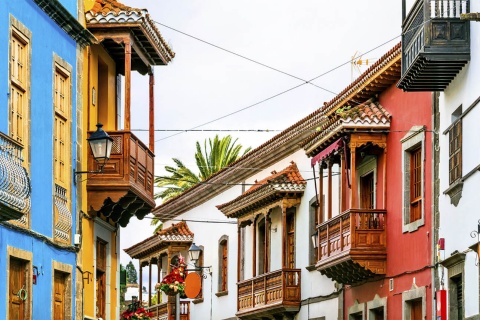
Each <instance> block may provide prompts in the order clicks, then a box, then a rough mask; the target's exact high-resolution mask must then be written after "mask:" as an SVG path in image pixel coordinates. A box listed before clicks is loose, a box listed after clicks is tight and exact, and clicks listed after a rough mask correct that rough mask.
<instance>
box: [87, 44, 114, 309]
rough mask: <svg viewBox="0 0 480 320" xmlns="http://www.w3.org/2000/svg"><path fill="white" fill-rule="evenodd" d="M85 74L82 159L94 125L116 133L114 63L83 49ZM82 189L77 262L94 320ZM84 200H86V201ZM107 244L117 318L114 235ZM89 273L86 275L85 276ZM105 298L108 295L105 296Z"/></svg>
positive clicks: (91, 246)
mask: <svg viewBox="0 0 480 320" xmlns="http://www.w3.org/2000/svg"><path fill="white" fill-rule="evenodd" d="M83 70H84V72H85V74H84V75H83V77H82V82H83V83H82V86H83V92H84V99H83V111H84V112H83V118H82V121H83V126H82V131H83V134H84V139H82V141H85V143H84V146H83V148H82V159H84V160H86V159H88V152H89V147H88V145H87V142H86V138H87V137H88V133H87V132H88V131H94V130H96V126H95V125H96V124H97V123H98V122H101V123H102V124H103V128H104V130H105V131H108V130H116V129H117V125H116V116H115V115H116V85H115V84H116V70H115V62H114V61H113V60H112V59H111V57H110V56H109V55H108V54H107V53H106V52H105V50H104V49H103V48H102V47H101V46H99V45H92V46H90V47H88V48H87V49H86V50H84V66H83ZM82 170H84V171H86V170H88V168H87V161H82ZM79 178H80V179H86V176H80V177H79ZM81 188H82V198H83V199H84V201H82V211H83V212H85V213H87V215H88V216H87V217H85V218H83V219H82V233H83V234H82V250H81V252H80V254H79V255H80V257H79V260H80V261H81V268H82V270H83V272H84V277H85V278H86V277H89V279H88V280H84V281H83V284H84V301H83V306H84V309H83V310H84V315H85V316H88V317H91V318H95V315H96V312H95V311H96V305H95V300H96V279H95V276H96V271H95V254H96V239H95V230H94V221H93V218H94V217H95V216H96V213H95V212H92V211H90V207H89V205H88V198H87V190H86V181H83V182H81ZM85 200H86V201H85ZM104 240H107V241H109V242H110V248H111V250H110V272H109V274H110V293H109V295H110V318H111V319H116V318H117V317H118V314H117V307H118V306H119V303H120V301H118V299H117V292H119V291H120V288H117V280H118V279H117V273H118V272H117V271H118V270H117V269H118V266H119V261H120V260H119V252H117V250H116V246H117V237H116V234H115V233H114V232H112V233H111V237H110V239H104ZM88 272H89V273H88ZM107 296H108V295H107Z"/></svg>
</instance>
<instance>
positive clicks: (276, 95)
mask: <svg viewBox="0 0 480 320" xmlns="http://www.w3.org/2000/svg"><path fill="white" fill-rule="evenodd" d="M398 37H400V36H396V37H394V38H391V39H390V40H387V41H385V42H383V43H382V44H380V45H378V46H376V47H374V48H373V49H370V50H368V51H367V52H365V53H364V54H368V53H370V52H372V51H374V50H376V49H378V48H380V47H382V46H384V45H385V44H387V43H389V42H391V41H393V40H395V39H396V38H398ZM350 62H351V61H350V60H349V61H347V62H344V63H342V64H340V65H338V66H336V67H334V68H332V69H330V70H328V71H326V72H324V73H322V74H320V75H318V76H316V77H314V78H312V79H310V80H305V82H303V83H301V84H299V85H296V86H294V87H291V88H289V89H287V90H284V91H282V92H280V93H277V94H274V95H273V96H270V97H268V98H265V99H263V100H261V101H258V102H256V103H253V104H251V105H248V106H246V107H244V108H241V109H239V110H236V111H233V112H231V113H228V114H226V115H223V116H221V117H218V118H216V119H213V120H211V121H208V122H205V123H202V124H200V125H198V126H195V127H193V128H190V129H188V130H194V129H198V128H200V127H203V126H205V125H207V124H210V123H213V122H216V121H218V120H221V119H224V118H227V117H230V116H232V115H234V114H237V113H239V112H242V111H245V110H247V109H250V108H252V107H255V106H257V105H259V104H261V103H264V102H266V101H269V100H272V99H274V98H276V97H278V96H281V95H283V94H285V93H287V92H290V91H292V90H295V89H297V88H300V87H301V86H304V85H305V84H307V83H310V82H311V81H313V80H316V79H318V78H320V77H323V76H325V75H327V74H328V73H330V72H333V71H335V70H337V69H339V68H341V67H342V66H344V65H346V64H348V63H350ZM355 102H356V103H358V104H360V102H357V101H355ZM188 130H187V131H188ZM185 132H186V131H185ZM181 133H182V132H177V133H175V134H172V135H169V136H166V137H164V138H161V139H158V140H155V142H158V141H163V140H166V139H169V138H172V137H174V136H177V135H179V134H181Z"/></svg>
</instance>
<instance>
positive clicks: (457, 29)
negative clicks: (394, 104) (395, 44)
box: [398, 0, 470, 91]
mask: <svg viewBox="0 0 480 320" xmlns="http://www.w3.org/2000/svg"><path fill="white" fill-rule="evenodd" d="M469 8H470V4H469V1H468V0H455V1H454V0H417V1H416V2H415V4H414V6H413V7H412V9H411V11H410V13H409V14H408V16H407V18H406V19H405V21H404V23H403V26H402V78H401V79H400V81H399V83H398V87H399V88H401V89H403V90H405V91H443V90H445V88H446V87H447V86H448V84H449V83H450V82H451V81H452V80H453V79H454V78H455V76H456V75H457V73H458V72H459V71H460V70H461V69H462V68H463V67H464V66H465V64H467V62H468V61H470V24H469V22H468V21H467V20H460V15H461V14H463V13H468V12H469V10H470V9H469Z"/></svg>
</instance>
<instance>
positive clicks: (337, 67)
mask: <svg viewBox="0 0 480 320" xmlns="http://www.w3.org/2000/svg"><path fill="white" fill-rule="evenodd" d="M429 21H430V20H427V21H424V22H423V23H422V24H420V25H418V26H417V27H415V28H412V29H410V30H408V31H406V32H405V33H402V34H400V35H397V36H395V37H393V38H391V39H389V40H387V41H385V42H383V43H381V44H379V45H377V46H376V47H374V48H373V49H370V50H368V51H366V52H364V53H362V55H365V54H368V53H370V52H372V51H374V50H376V49H378V48H380V47H382V46H384V45H386V44H387V43H389V42H391V41H393V40H395V39H397V38H399V37H401V36H402V35H404V34H406V33H410V32H415V31H416V30H417V29H419V28H420V27H423V25H424V24H425V23H427V22H429ZM153 22H154V23H156V24H158V25H161V26H163V27H165V28H168V29H171V30H173V31H175V32H178V33H181V34H183V35H185V36H188V37H190V38H193V39H195V40H197V41H200V42H203V43H205V44H208V45H210V46H213V47H215V48H217V49H219V50H222V51H225V52H228V53H230V54H233V55H235V56H238V57H241V58H243V59H245V60H248V61H251V62H253V63H256V64H258V65H261V66H263V67H266V68H268V69H271V70H274V71H277V72H280V73H282V74H285V75H288V76H290V77H293V78H295V79H298V80H301V81H303V83H302V84H300V85H297V86H294V87H292V88H290V89H287V90H284V91H282V92H280V93H278V94H275V95H273V96H270V97H268V98H266V99H263V100H261V101H259V102H257V103H254V104H251V105H249V106H247V107H244V108H242V109H239V110H237V111H234V112H231V113H229V114H226V115H224V116H222V117H219V118H216V119H213V120H211V121H208V122H205V123H203V124H200V125H198V126H195V127H193V128H191V129H188V130H193V129H197V128H199V127H202V126H205V125H207V124H210V123H212V122H215V121H218V120H221V119H224V118H226V117H229V116H232V115H234V114H236V113H239V112H241V111H244V110H247V109H249V108H252V107H254V106H256V105H259V104H261V103H263V102H266V101H268V100H271V99H273V98H276V97H278V96H280V95H283V94H285V93H287V92H290V91H292V90H294V89H297V88H299V87H301V86H303V85H305V84H307V83H308V84H312V85H314V86H317V85H315V84H313V83H311V82H312V81H314V80H316V79H318V78H320V77H323V76H325V75H326V74H328V73H331V72H333V71H335V70H337V69H339V68H341V67H343V66H344V65H346V64H348V63H351V59H350V60H348V61H346V62H344V63H342V64H340V65H338V66H336V67H334V68H332V69H330V70H327V71H326V72H324V73H322V74H320V75H318V76H316V77H314V78H312V79H309V80H304V79H302V78H299V77H297V76H294V75H292V74H290V73H287V72H284V71H281V70H279V69H277V68H274V67H270V66H268V65H266V64H264V63H261V62H258V61H256V60H253V59H251V58H248V57H245V56H243V55H241V54H238V53H235V52H233V51H231V50H227V49H225V48H222V47H220V46H218V45H215V44H213V43H211V42H208V41H205V40H203V39H200V38H198V37H195V36H192V35H190V34H188V33H186V32H183V31H180V30H178V29H175V28H172V27H170V26H167V25H165V24H163V23H160V22H158V21H154V20H153ZM317 87H319V86H317ZM319 88H321V89H323V90H326V91H329V92H331V91H330V90H327V89H325V88H322V87H319ZM331 93H333V94H335V93H334V92H331ZM353 102H355V103H357V104H361V102H358V101H354V100H353ZM188 130H185V132H186V131H188ZM180 133H182V132H177V133H175V134H173V135H170V136H167V137H164V138H161V139H158V140H155V142H158V141H163V140H166V139H169V138H171V137H174V136H176V135H179V134H180Z"/></svg>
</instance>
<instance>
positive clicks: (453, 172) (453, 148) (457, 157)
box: [448, 106, 462, 184]
mask: <svg viewBox="0 0 480 320" xmlns="http://www.w3.org/2000/svg"><path fill="white" fill-rule="evenodd" d="M461 114H462V106H460V107H459V108H457V110H455V112H454V113H453V114H452V122H453V123H452V126H451V128H450V130H449V131H448V142H449V147H448V157H449V159H448V171H449V175H448V176H449V183H450V184H453V183H454V182H456V181H457V180H458V179H460V178H462V119H461V118H460V116H461Z"/></svg>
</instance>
